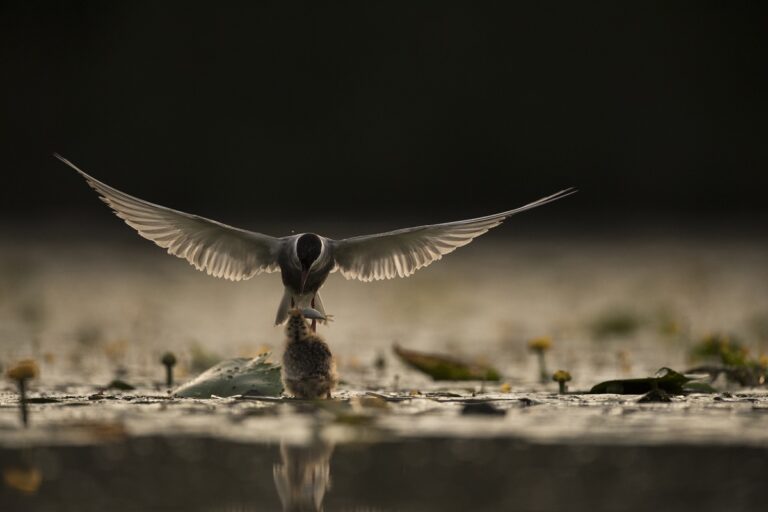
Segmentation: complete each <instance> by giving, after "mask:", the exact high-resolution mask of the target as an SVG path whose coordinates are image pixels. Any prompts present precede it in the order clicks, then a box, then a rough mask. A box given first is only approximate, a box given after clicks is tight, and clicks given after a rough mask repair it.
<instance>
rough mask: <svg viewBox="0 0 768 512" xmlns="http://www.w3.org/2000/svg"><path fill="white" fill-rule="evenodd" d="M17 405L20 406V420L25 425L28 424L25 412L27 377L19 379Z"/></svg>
mask: <svg viewBox="0 0 768 512" xmlns="http://www.w3.org/2000/svg"><path fill="white" fill-rule="evenodd" d="M19 407H20V408H21V422H22V423H23V424H24V426H25V427H27V426H28V425H29V413H28V412H27V379H20V380H19Z"/></svg>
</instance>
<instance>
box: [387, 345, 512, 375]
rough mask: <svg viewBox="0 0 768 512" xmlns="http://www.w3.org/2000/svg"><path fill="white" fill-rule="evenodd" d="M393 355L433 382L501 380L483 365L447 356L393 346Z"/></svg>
mask: <svg viewBox="0 0 768 512" xmlns="http://www.w3.org/2000/svg"><path fill="white" fill-rule="evenodd" d="M394 351H395V354H397V355H398V357H400V359H401V360H402V361H403V362H404V363H405V364H407V365H408V366H410V367H411V368H415V369H416V370H419V371H421V372H424V373H426V374H427V375H429V376H430V377H432V379H434V380H485V381H498V380H501V375H500V374H499V372H498V371H497V370H496V369H495V368H492V367H490V366H487V365H484V364H475V363H467V362H464V361H461V360H460V359H456V358H453V357H449V356H443V355H439V354H428V353H425V352H417V351H415V350H408V349H404V348H402V347H400V346H399V345H395V346H394Z"/></svg>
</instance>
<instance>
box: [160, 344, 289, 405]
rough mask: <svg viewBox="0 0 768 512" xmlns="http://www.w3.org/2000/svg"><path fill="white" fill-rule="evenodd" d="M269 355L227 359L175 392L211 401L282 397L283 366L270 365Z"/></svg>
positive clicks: (179, 394) (186, 396)
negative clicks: (214, 399) (216, 397)
mask: <svg viewBox="0 0 768 512" xmlns="http://www.w3.org/2000/svg"><path fill="white" fill-rule="evenodd" d="M268 357H269V354H262V355H260V356H258V357H256V358H254V359H249V358H246V357H237V358H234V359H227V360H225V361H222V362H220V363H218V364H217V365H215V366H213V367H212V368H209V369H208V370H206V371H205V372H203V373H202V374H200V375H199V376H198V377H197V378H195V379H194V380H192V381H191V382H188V383H186V384H184V385H182V386H180V387H179V388H177V389H176V391H175V392H174V394H175V395H176V396H179V397H183V398H210V397H211V396H213V395H215V396H221V397H227V396H233V395H242V394H245V393H249V394H252V395H259V396H279V395H280V393H282V392H283V383H282V381H281V380H280V365H278V364H274V363H269V362H267V358H268Z"/></svg>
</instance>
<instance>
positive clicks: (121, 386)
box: [105, 379, 136, 391]
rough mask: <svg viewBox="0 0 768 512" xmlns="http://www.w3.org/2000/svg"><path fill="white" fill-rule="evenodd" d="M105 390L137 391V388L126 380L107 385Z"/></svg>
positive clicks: (117, 380)
mask: <svg viewBox="0 0 768 512" xmlns="http://www.w3.org/2000/svg"><path fill="white" fill-rule="evenodd" d="M105 389H118V390H120V391H131V390H133V389H136V387H135V386H132V385H130V384H128V383H127V382H125V381H124V380H120V379H115V380H113V381H112V382H110V383H109V384H107V385H106V387H105Z"/></svg>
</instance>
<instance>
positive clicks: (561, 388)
mask: <svg viewBox="0 0 768 512" xmlns="http://www.w3.org/2000/svg"><path fill="white" fill-rule="evenodd" d="M557 385H558V386H560V394H561V395H564V394H565V391H566V388H565V381H563V380H561V381H559V382H558V383H557Z"/></svg>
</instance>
